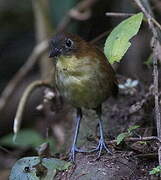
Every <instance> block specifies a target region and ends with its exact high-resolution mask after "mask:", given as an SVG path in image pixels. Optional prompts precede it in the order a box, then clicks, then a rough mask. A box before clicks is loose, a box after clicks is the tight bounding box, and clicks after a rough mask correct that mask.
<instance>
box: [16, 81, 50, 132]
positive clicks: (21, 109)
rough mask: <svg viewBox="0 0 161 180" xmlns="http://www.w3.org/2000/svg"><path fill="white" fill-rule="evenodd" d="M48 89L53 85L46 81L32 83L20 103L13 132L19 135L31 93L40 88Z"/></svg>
mask: <svg viewBox="0 0 161 180" xmlns="http://www.w3.org/2000/svg"><path fill="white" fill-rule="evenodd" d="M43 86H44V87H48V88H52V87H51V85H50V84H49V83H48V82H44V81H34V82H32V83H31V84H30V85H29V86H28V87H27V88H26V90H25V91H24V93H23V95H22V97H21V100H20V102H19V105H18V108H17V112H16V116H15V119H14V126H13V131H14V133H15V134H17V132H18V131H19V128H20V125H21V121H22V115H23V112H24V110H25V105H26V102H27V100H28V99H29V97H30V95H31V93H32V92H33V91H34V90H35V89H36V88H38V87H43Z"/></svg>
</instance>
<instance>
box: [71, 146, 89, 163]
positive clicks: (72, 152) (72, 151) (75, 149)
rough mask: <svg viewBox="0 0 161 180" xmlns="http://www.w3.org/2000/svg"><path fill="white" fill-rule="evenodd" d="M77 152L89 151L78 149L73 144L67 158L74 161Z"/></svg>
mask: <svg viewBox="0 0 161 180" xmlns="http://www.w3.org/2000/svg"><path fill="white" fill-rule="evenodd" d="M77 152H79V153H87V152H89V151H86V150H83V149H78V148H77V147H76V146H75V145H73V146H72V148H71V150H70V153H69V160H70V161H72V162H74V161H75V154H76V153H77Z"/></svg>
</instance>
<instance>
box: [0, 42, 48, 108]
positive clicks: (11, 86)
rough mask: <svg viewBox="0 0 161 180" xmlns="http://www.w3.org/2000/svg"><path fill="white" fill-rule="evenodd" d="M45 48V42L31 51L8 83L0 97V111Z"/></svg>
mask: <svg viewBox="0 0 161 180" xmlns="http://www.w3.org/2000/svg"><path fill="white" fill-rule="evenodd" d="M47 48H48V41H47V40H46V41H43V42H41V43H40V44H38V45H37V46H36V47H35V48H34V49H33V52H32V53H31V55H30V57H29V58H28V60H27V61H26V63H25V64H24V65H23V66H22V67H21V68H20V69H19V71H18V72H17V73H16V74H15V76H14V77H13V79H11V80H10V81H9V83H8V85H7V86H6V88H5V89H4V90H3V92H2V94H1V97H0V111H2V110H3V108H4V107H5V105H6V104H7V102H8V100H9V99H10V97H11V96H12V94H13V92H14V91H15V89H16V87H17V86H18V84H19V83H20V82H21V81H22V80H23V78H24V77H25V75H26V74H27V73H28V72H29V71H30V70H31V69H32V68H33V66H34V64H35V63H36V61H37V60H38V58H39V57H40V56H41V55H42V54H43V53H44V52H45V51H46V50H47Z"/></svg>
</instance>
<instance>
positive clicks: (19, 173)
mask: <svg viewBox="0 0 161 180" xmlns="http://www.w3.org/2000/svg"><path fill="white" fill-rule="evenodd" d="M69 166H71V163H70V162H66V161H63V160H60V159H56V158H43V159H42V160H41V161H40V158H39V157H37V156H35V157H25V158H22V159H20V160H18V161H17V162H16V163H15V165H14V166H13V167H12V170H11V173H10V176H9V180H13V179H14V180H20V179H23V180H28V179H30V180H39V179H41V180H53V178H54V176H55V175H56V172H57V170H59V171H61V170H66V169H68V168H69Z"/></svg>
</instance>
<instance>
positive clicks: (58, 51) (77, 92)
mask: <svg viewBox="0 0 161 180" xmlns="http://www.w3.org/2000/svg"><path fill="white" fill-rule="evenodd" d="M49 58H52V59H53V62H54V64H55V66H56V68H55V69H56V70H55V76H54V79H55V84H56V88H57V89H58V91H59V92H60V95H61V96H62V97H63V98H64V99H65V100H66V101H67V102H68V103H69V104H71V105H72V106H73V107H75V108H76V110H77V111H76V112H77V113H76V127H75V133H74V136H73V142H72V146H71V150H70V154H69V157H70V159H71V160H72V161H73V162H74V161H75V155H76V153H77V152H94V151H97V152H98V157H97V158H99V157H100V156H101V153H102V150H106V151H107V152H108V153H109V154H112V152H111V150H110V149H109V148H108V147H107V144H106V143H105V138H104V130H103V122H102V103H103V102H104V101H106V100H107V99H108V98H109V97H110V96H117V94H118V82H117V78H116V75H115V72H114V70H113V68H112V66H111V64H110V63H109V61H108V60H107V58H106V56H105V55H104V53H103V52H102V51H101V50H100V49H99V47H98V46H95V45H93V44H91V43H89V42H87V41H85V40H84V39H82V38H81V37H80V36H78V35H75V34H71V33H67V32H62V33H57V34H56V35H55V36H54V37H53V38H52V39H51V40H50V42H49ZM82 108H86V109H93V110H94V111H95V112H96V114H97V116H98V119H99V122H98V124H99V132H100V139H99V141H98V145H97V146H96V148H94V149H92V150H90V151H85V150H81V149H79V148H78V147H77V145H76V144H77V139H78V133H79V127H80V122H81V119H82V116H83V113H82Z"/></svg>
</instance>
